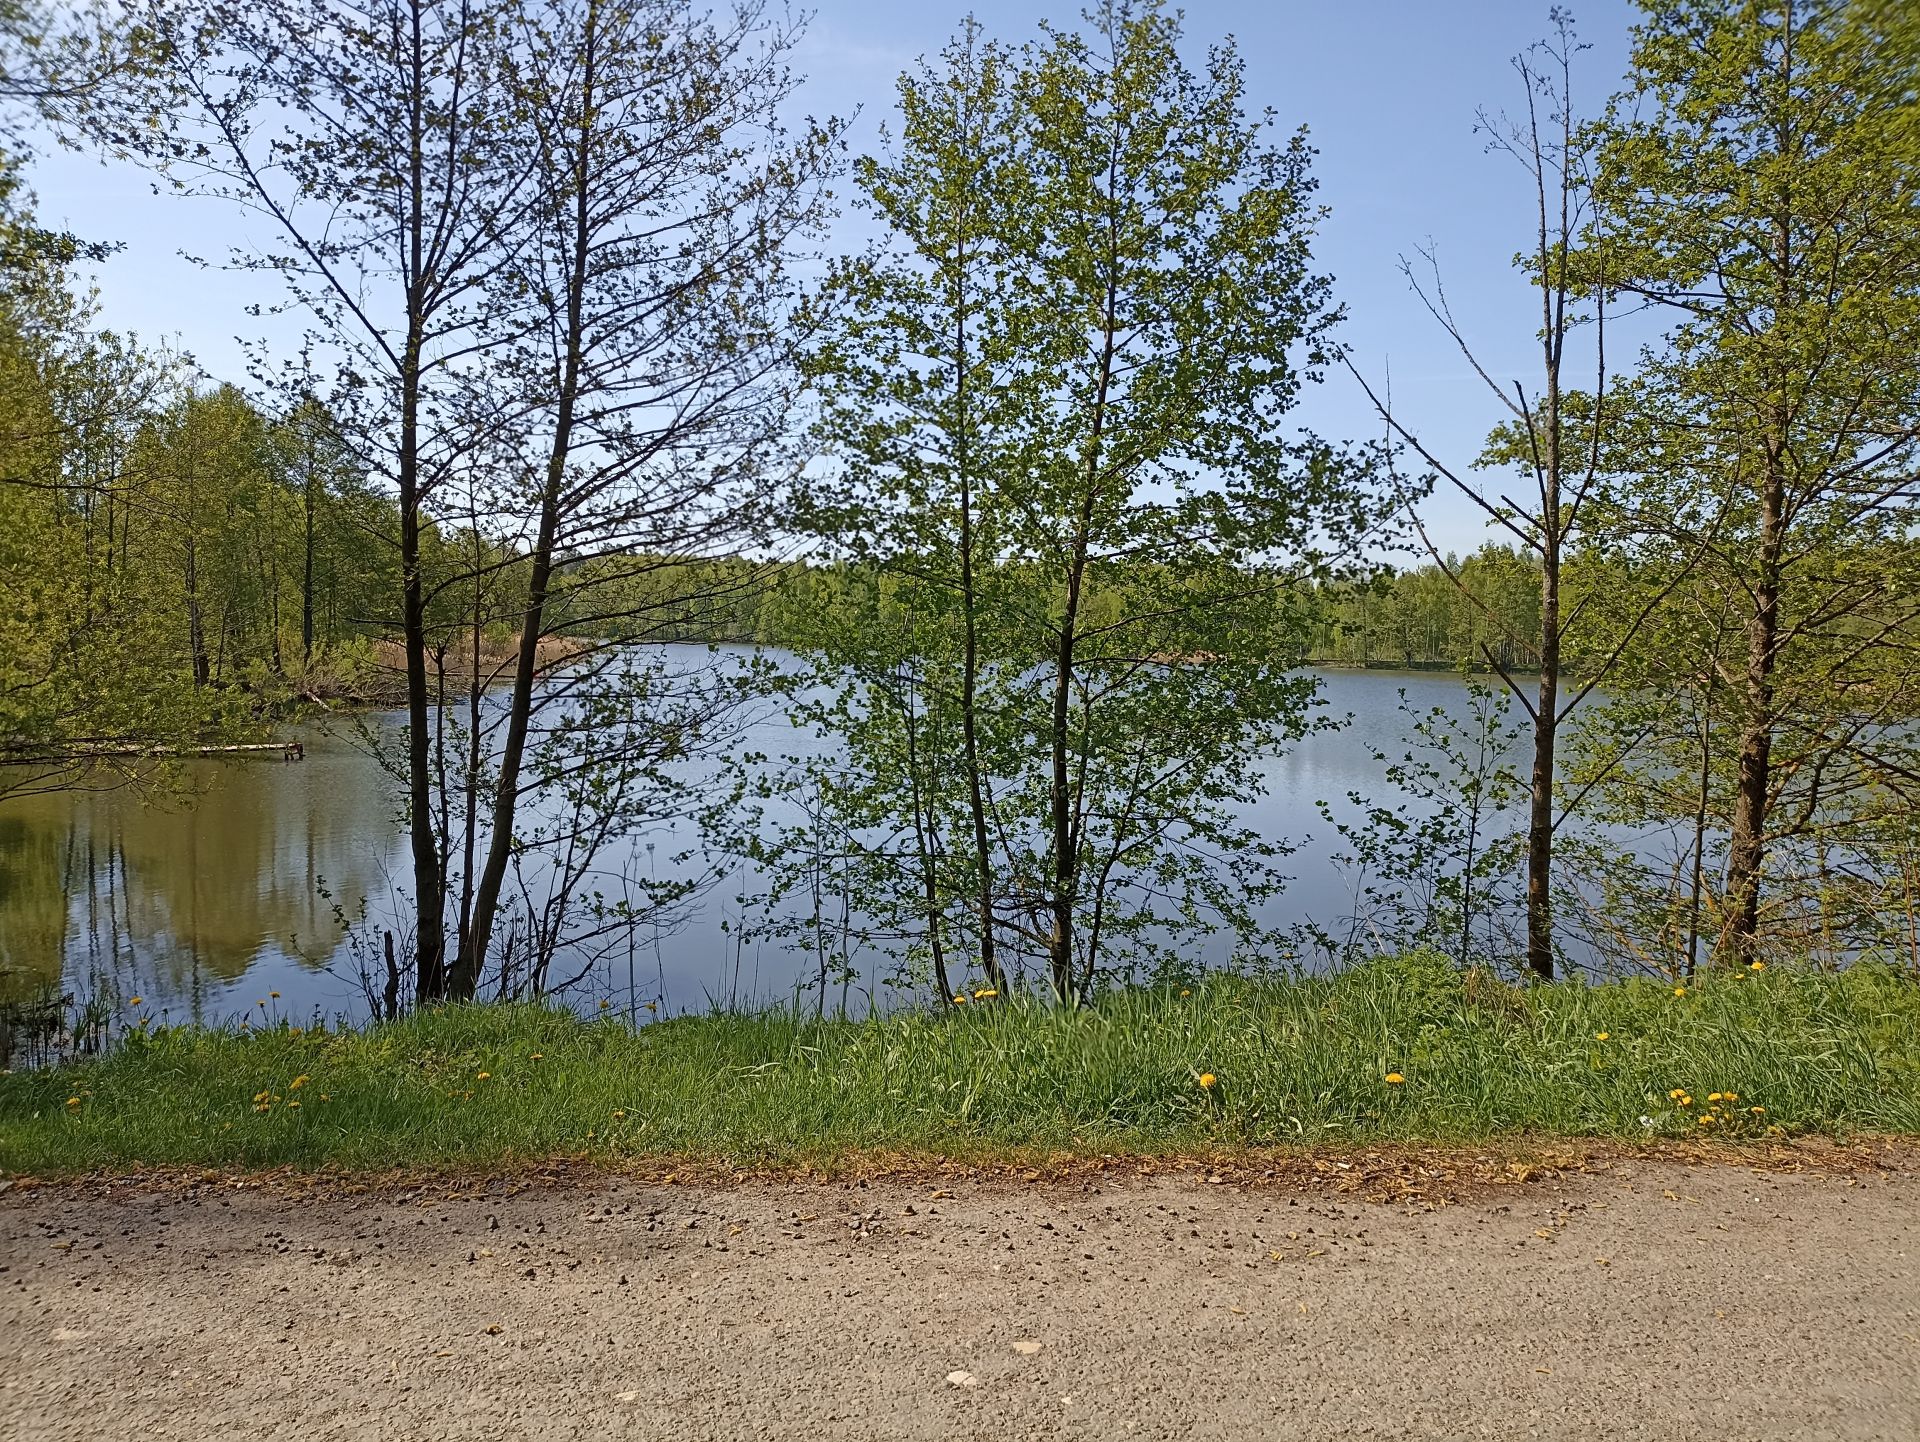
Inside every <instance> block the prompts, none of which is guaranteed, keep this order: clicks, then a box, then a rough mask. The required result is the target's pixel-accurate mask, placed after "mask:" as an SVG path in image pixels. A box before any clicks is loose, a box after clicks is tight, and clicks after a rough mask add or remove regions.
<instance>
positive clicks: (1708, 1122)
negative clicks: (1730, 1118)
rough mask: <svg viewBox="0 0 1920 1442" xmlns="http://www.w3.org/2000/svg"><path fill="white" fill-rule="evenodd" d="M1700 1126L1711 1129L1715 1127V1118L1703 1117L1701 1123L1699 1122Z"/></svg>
mask: <svg viewBox="0 0 1920 1442" xmlns="http://www.w3.org/2000/svg"><path fill="white" fill-rule="evenodd" d="M1698 1125H1700V1126H1703V1127H1710V1126H1712V1125H1713V1118H1712V1117H1701V1118H1700V1119H1699V1122H1698Z"/></svg>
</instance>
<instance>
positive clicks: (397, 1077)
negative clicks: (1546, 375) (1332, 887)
mask: <svg viewBox="0 0 1920 1442" xmlns="http://www.w3.org/2000/svg"><path fill="white" fill-rule="evenodd" d="M1703 1118H1710V1120H1707V1121H1706V1122H1705V1123H1704V1124H1703V1121H1702V1119H1703ZM1776 1129H1777V1130H1776ZM1808 1131H1821V1132H1833V1133H1841V1134H1845V1133H1849V1132H1896V1133H1909V1134H1916V1133H1920V985H1915V984H1914V983H1913V982H1911V981H1910V980H1908V979H1906V978H1904V977H1901V976H1898V975H1895V974H1893V973H1889V972H1886V971H1882V970H1879V969H1875V968H1868V967H1861V968H1857V969H1855V970H1854V971H1852V972H1849V973H1847V974H1844V975H1838V976H1834V975H1824V974H1814V973H1797V972H1792V971H1787V970H1781V969H1774V970H1769V971H1765V972H1743V973H1740V974H1737V975H1727V976H1718V977H1713V978H1708V979H1705V980H1703V981H1702V982H1701V983H1700V984H1698V985H1696V986H1692V987H1688V988H1685V989H1684V991H1683V992H1682V993H1680V994H1676V991H1675V988H1674V987H1673V986H1671V985H1662V984H1659V983H1656V982H1652V981H1646V982H1629V983H1619V984H1609V985H1605V986H1586V985H1581V984H1578V983H1562V984H1557V985H1553V986H1542V987H1536V988H1531V989H1524V990H1523V989H1515V988H1508V987H1504V986H1501V985H1498V984H1497V983H1492V982H1490V981H1487V980H1485V979H1484V978H1481V977H1477V976H1476V977H1469V978H1462V977H1460V976H1458V975H1457V974H1455V973H1454V972H1453V971H1452V970H1451V969H1450V968H1448V967H1447V966H1446V965H1445V964H1444V963H1439V962H1434V961H1430V960H1426V959H1422V958H1417V957H1416V958H1406V959H1399V960H1393V961H1382V962H1376V963H1373V964H1371V965H1369V966H1365V967H1362V968H1359V969H1357V970H1355V971H1352V972H1348V973H1346V974H1345V975H1342V976H1339V977H1335V978H1309V979H1302V980H1296V981H1281V982H1258V983H1256V982H1243V981H1233V980H1216V981H1213V982H1209V983H1207V984H1205V985H1201V986H1198V987H1196V988H1194V989H1193V990H1192V991H1191V992H1188V991H1185V990H1181V989H1179V988H1168V989H1164V990H1150V991H1149V990H1141V991H1131V992H1125V993H1121V994H1116V995H1114V996H1111V997H1109V998H1106V999H1105V1000H1103V1001H1102V1002H1101V1003H1100V1004H1099V1005H1098V1006H1096V1007H1093V1008H1090V1009H1088V1010H1086V1011H1082V1012H1077V1013H1076V1012H1064V1011H1057V1010H1053V1009H1049V1008H1046V1007H1042V1006H1038V1005H1029V1004H1025V1003H1019V1004H1013V1005H1000V1004H994V1003H987V1002H977V1003H972V1004H968V1005H965V1006H958V1007H953V1008H951V1009H949V1010H948V1011H947V1012H946V1013H944V1014H941V1015H920V1014H914V1015H903V1016H898V1017H894V1018H891V1019H884V1020H874V1021H848V1022H834V1021H828V1022H826V1023H825V1024H818V1023H815V1022H813V1021H811V1020H810V1019H805V1018H796V1017H794V1016H790V1015H787V1014H783V1013H774V1014H765V1015H755V1016H737V1015H722V1016H713V1017H700V1018H680V1019H675V1020H671V1021H664V1022H660V1023H657V1024H654V1025H650V1026H647V1027H644V1028H642V1029H641V1030H639V1031H638V1032H635V1031H633V1030H630V1029H629V1028H627V1027H626V1026H625V1025H624V1024H621V1023H616V1022H608V1021H581V1020H578V1019H576V1018H574V1017H572V1016H570V1015H567V1014H565V1013H561V1012H557V1011H551V1010H544V1009H537V1008H528V1007H520V1008H487V1007H467V1008H457V1009H448V1010H445V1011H437V1012H432V1013H428V1014H424V1015H420V1016H416V1017H413V1018H411V1019H409V1020H406V1021H403V1022H400V1023H397V1024H394V1025H390V1026H384V1027H380V1028H377V1029H375V1030H372V1031H369V1032H365V1033H334V1032H314V1031H306V1032H302V1031H298V1030H295V1029H292V1028H290V1027H285V1026H282V1027H279V1028H263V1029H257V1030H253V1031H250V1032H246V1033H230V1032H207V1031H191V1030H178V1031H169V1032H165V1033H161V1034H157V1035H153V1036H150V1037H146V1038H143V1039H136V1040H135V1041H134V1042H132V1043H131V1044H129V1045H128V1046H127V1047H126V1048H125V1049H124V1050H122V1051H120V1052H118V1053H116V1054H115V1055H113V1056H111V1057H109V1058H106V1059H104V1060H101V1061H97V1062H93V1063H89V1064H85V1065H80V1066H75V1067H69V1068H66V1069H62V1070H58V1071H53V1072H41V1073H27V1072H22V1073H16V1074H13V1075H6V1076H0V1168H4V1169H6V1170H9V1171H13V1172H24V1173H31V1174H39V1175H58V1174H63V1173H74V1172H81V1171H91V1170H100V1169H111V1168H116V1167H125V1166H131V1165H133V1164H134V1163H143V1164H146V1165H169V1164H171V1165H181V1164H185V1165H208V1166H223V1167H224V1166H268V1165H281V1164H291V1165H294V1166H300V1167H317V1166H328V1165H338V1166H346V1167H379V1166H388V1165H441V1164H451V1165H465V1164H474V1165H496V1164H510V1163H512V1162H513V1161H515V1160H526V1159H534V1158H548V1157H562V1156H566V1157H578V1156H586V1157H603V1158H616V1157H619V1156H623V1155H625V1156H631V1155H648V1156H656V1157H659V1156H670V1157H671V1156H684V1157H686V1158H688V1159H690V1160H701V1161H709V1162H718V1163H724V1164H749V1163H765V1162H793V1161H800V1160H815V1161H824V1160H830V1159H831V1158H833V1157H835V1156H838V1155H844V1154H846V1153H848V1152H850V1151H853V1150H856V1149H887V1150H896V1151H903V1152H908V1153H924V1154H929V1155H931V1154H942V1155H947V1156H981V1155H986V1154H992V1153H996V1152H1006V1151H1011V1150H1042V1151H1052V1150H1068V1151H1097V1152H1142V1151H1161V1150H1166V1151H1174V1150H1195V1149H1212V1148H1220V1147H1227V1148H1237V1147H1243V1146H1258V1145H1272V1144H1281V1145H1284V1144H1297V1143H1303V1142H1304V1143H1327V1142H1335V1143H1338V1142H1349V1141H1350V1142H1355V1143H1370V1142H1381V1141H1402V1142H1446V1141H1470V1140H1477V1139H1482V1138H1488V1137H1495V1136H1502V1135H1511V1134H1518V1133H1533V1134H1543V1135H1557V1136H1611V1137H1625V1138H1643V1137H1648V1136H1679V1135H1691V1136H1699V1135H1712V1136H1733V1137H1756V1136H1766V1135H1773V1136H1778V1135H1780V1134H1782V1133H1783V1132H1784V1133H1786V1134H1795V1133H1802V1132H1808Z"/></svg>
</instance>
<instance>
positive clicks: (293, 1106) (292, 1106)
mask: <svg viewBox="0 0 1920 1442" xmlns="http://www.w3.org/2000/svg"><path fill="white" fill-rule="evenodd" d="M287 1110H288V1111H290V1112H297V1111H299V1110H300V1103H299V1102H288V1103H287Z"/></svg>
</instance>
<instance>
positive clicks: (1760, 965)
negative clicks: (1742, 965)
mask: <svg viewBox="0 0 1920 1442" xmlns="http://www.w3.org/2000/svg"><path fill="white" fill-rule="evenodd" d="M1766 969H1767V964H1766V963H1765V962H1764V961H1750V962H1748V963H1747V970H1748V971H1765V970H1766Z"/></svg>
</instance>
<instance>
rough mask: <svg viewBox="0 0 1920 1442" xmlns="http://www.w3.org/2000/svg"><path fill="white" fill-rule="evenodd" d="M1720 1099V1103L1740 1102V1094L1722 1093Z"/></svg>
mask: <svg viewBox="0 0 1920 1442" xmlns="http://www.w3.org/2000/svg"><path fill="white" fill-rule="evenodd" d="M1720 1099H1721V1100H1722V1101H1729V1102H1737V1101H1739V1100H1740V1093H1739V1092H1722V1093H1721V1094H1720Z"/></svg>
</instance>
